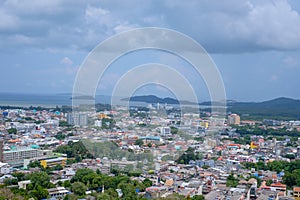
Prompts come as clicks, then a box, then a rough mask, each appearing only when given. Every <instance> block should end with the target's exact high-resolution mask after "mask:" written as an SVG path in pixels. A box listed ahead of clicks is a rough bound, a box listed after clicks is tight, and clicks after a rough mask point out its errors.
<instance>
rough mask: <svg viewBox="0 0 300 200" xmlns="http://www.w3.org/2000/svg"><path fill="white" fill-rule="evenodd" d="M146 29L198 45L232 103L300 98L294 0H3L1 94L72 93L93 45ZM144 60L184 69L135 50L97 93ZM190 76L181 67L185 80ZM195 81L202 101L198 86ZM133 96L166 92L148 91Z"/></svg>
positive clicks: (299, 8) (298, 12)
mask: <svg viewBox="0 0 300 200" xmlns="http://www.w3.org/2000/svg"><path fill="white" fill-rule="evenodd" d="M141 2H142V3H141ZM149 26H150V27H163V28H170V29H174V30H176V31H180V32H182V33H184V34H186V35H188V36H190V37H191V38H193V39H195V40H196V41H197V42H199V44H201V45H202V46H203V47H204V48H205V49H206V50H207V52H208V53H209V54H210V56H211V57H212V59H213V60H214V62H215V64H216V66H217V67H218V69H219V71H220V72H221V75H222V78H223V81H224V84H225V88H226V94H227V98H229V99H236V100H241V101H260V100H268V99H272V98H276V97H281V96H285V97H292V98H297V99H300V92H299V90H298V87H299V85H300V79H299V75H300V3H299V1H297V0H294V1H292V0H290V1H288V0H273V1H269V0H263V1H261V0H253V1H244V0H228V1H219V0H190V1H181V0H165V1H161V0H152V1H147V0H146V1H139V0H132V1H129V0H104V1H101V0H100V1H93V0H92V1H83V0H82V1H81V0H80V1H71V0H44V1H40V0H29V1H22V0H7V1H1V3H0V59H1V63H0V69H1V75H2V76H1V79H0V92H14V93H20V92H21V93H41V94H42V93H51V94H56V93H70V92H72V88H73V83H74V79H75V76H76V73H77V71H78V69H79V67H80V65H81V63H82V62H83V61H84V59H85V57H86V56H87V55H88V53H89V52H90V51H91V50H92V49H93V48H94V47H95V46H96V45H97V44H99V43H100V42H101V41H103V40H105V39H107V38H108V37H110V36H113V35H114V34H116V33H120V32H122V31H126V30H130V29H132V28H141V27H149ZM148 62H159V63H165V64H169V65H173V66H175V67H176V66H177V67H178V68H180V65H182V66H185V67H186V68H188V66H187V64H186V63H184V62H183V61H180V60H178V58H175V57H174V56H171V55H166V53H163V52H142V53H135V54H133V55H128V56H127V58H126V57H124V58H121V59H119V60H118V61H116V62H115V63H114V64H112V66H111V68H110V69H109V70H108V71H107V73H106V74H105V76H104V77H103V80H102V82H100V86H99V88H98V92H97V93H98V94H110V93H111V90H112V88H113V85H114V83H115V82H116V81H117V80H118V79H119V78H120V76H121V75H122V73H125V72H126V70H128V69H130V67H134V66H136V65H138V64H143V63H148ZM124 66H126V67H124ZM192 74H193V73H189V70H186V76H187V78H188V79H191V80H193V75H192ZM194 78H195V77H194ZM198 79H199V78H198ZM200 79H201V78H200ZM197 81H198V82H197ZM194 84H195V85H194V87H197V88H198V90H199V91H203V94H200V95H199V96H201V95H202V97H203V99H206V98H207V91H205V84H204V83H203V81H201V80H195V82H194ZM156 88H157V87H156ZM137 93H140V94H142V93H157V94H158V95H160V96H164V95H168V92H166V91H165V90H164V89H161V88H160V89H158V90H155V87H153V88H151V87H147V86H145V87H144V88H141V89H140V91H138V92H137ZM200 93H201V92H200Z"/></svg>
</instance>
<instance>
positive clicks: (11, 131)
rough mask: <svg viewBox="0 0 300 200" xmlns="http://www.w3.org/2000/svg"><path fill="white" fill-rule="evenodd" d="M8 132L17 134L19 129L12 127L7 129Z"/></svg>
mask: <svg viewBox="0 0 300 200" xmlns="http://www.w3.org/2000/svg"><path fill="white" fill-rule="evenodd" d="M7 132H8V133H9V134H17V132H18V130H17V129H16V128H10V129H7Z"/></svg>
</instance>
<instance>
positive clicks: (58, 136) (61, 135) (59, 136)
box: [54, 131, 66, 140]
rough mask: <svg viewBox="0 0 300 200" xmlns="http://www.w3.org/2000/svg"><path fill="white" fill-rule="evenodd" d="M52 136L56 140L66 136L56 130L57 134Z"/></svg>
mask: <svg viewBox="0 0 300 200" xmlns="http://www.w3.org/2000/svg"><path fill="white" fill-rule="evenodd" d="M54 137H55V138H56V139H58V140H64V139H65V138H66V136H65V135H64V134H63V133H62V132H61V131H60V132H57V134H56V135H55V136H54Z"/></svg>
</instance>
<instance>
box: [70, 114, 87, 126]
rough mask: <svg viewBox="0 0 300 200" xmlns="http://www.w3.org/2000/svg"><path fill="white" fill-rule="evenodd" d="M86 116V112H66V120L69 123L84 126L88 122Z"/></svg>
mask: <svg viewBox="0 0 300 200" xmlns="http://www.w3.org/2000/svg"><path fill="white" fill-rule="evenodd" d="M87 119H88V116H87V114H86V113H68V114H67V122H68V124H70V125H75V126H86V125H87V124H88V120H87Z"/></svg>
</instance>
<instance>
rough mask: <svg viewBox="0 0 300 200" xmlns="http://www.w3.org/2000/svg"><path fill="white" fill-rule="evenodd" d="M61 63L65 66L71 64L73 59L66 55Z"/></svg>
mask: <svg viewBox="0 0 300 200" xmlns="http://www.w3.org/2000/svg"><path fill="white" fill-rule="evenodd" d="M60 63H61V64H63V65H67V66H70V65H72V64H73V61H72V60H71V59H70V58H68V57H64V58H63V59H62V60H61V61H60Z"/></svg>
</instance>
